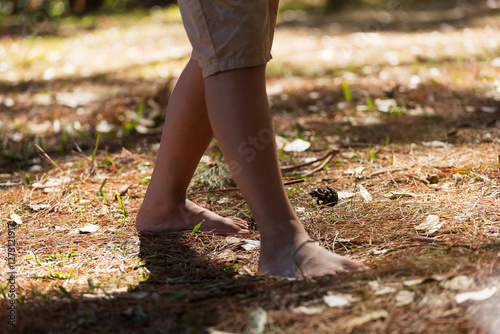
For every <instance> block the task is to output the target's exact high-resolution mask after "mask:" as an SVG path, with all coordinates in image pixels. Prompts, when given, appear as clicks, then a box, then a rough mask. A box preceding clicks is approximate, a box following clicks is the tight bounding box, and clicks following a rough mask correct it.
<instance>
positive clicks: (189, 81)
mask: <svg viewBox="0 0 500 334" xmlns="http://www.w3.org/2000/svg"><path fill="white" fill-rule="evenodd" d="M204 89H205V88H204V81H203V77H202V73H201V68H200V67H199V65H198V63H197V62H196V61H193V60H190V61H189V63H188V64H187V66H186V68H185V69H184V71H183V73H182V74H181V76H180V77H179V80H178V81H177V84H176V86H175V88H174V91H173V92H172V96H171V98H170V101H169V104H168V107H167V112H166V115H165V124H164V127H163V134H162V138H161V144H160V149H159V151H158V157H157V159H156V163H155V167H154V171H153V174H152V176H151V181H150V183H149V186H148V190H147V192H146V195H145V197H144V201H143V203H142V206H141V209H140V210H139V213H138V215H137V220H136V227H137V229H138V230H139V231H141V232H143V233H148V232H151V233H159V232H169V231H181V230H190V229H192V228H193V227H194V226H196V225H197V224H198V223H200V222H201V221H203V220H204V222H203V224H202V225H201V228H200V229H201V230H205V231H214V232H220V233H245V232H248V231H247V223H246V222H244V221H243V220H240V219H237V218H234V217H231V218H223V217H220V216H218V215H216V214H215V213H213V212H210V211H208V210H206V209H203V208H201V207H199V206H197V205H196V204H194V203H192V202H191V201H189V200H186V189H187V187H188V185H189V182H190V180H191V177H192V176H193V173H194V172H195V170H196V166H197V165H198V162H199V161H200V158H201V156H202V155H203V153H204V152H205V150H206V148H207V146H208V144H209V143H210V140H211V139H212V137H213V134H212V129H211V127H210V122H209V120H208V116H207V109H206V104H205V94H204Z"/></svg>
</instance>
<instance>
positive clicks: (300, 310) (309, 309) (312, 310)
mask: <svg viewBox="0 0 500 334" xmlns="http://www.w3.org/2000/svg"><path fill="white" fill-rule="evenodd" d="M323 310H324V308H323V307H321V306H298V307H295V308H293V309H292V313H295V314H307V315H311V314H318V313H321V312H323Z"/></svg>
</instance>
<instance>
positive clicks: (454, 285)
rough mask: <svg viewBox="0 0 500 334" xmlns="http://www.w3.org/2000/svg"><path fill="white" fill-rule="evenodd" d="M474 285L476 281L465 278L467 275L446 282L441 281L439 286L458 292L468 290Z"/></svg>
mask: <svg viewBox="0 0 500 334" xmlns="http://www.w3.org/2000/svg"><path fill="white" fill-rule="evenodd" d="M473 284H474V280H472V278H470V277H468V276H465V275H460V276H457V277H453V278H452V279H449V280H446V281H441V283H439V285H440V286H442V287H443V288H445V289H450V290H458V291H464V290H467V289H469V288H470V287H471V286H472V285H473Z"/></svg>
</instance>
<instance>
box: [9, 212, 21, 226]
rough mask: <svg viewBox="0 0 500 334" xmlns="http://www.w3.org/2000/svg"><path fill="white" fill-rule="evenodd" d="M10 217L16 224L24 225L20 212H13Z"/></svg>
mask: <svg viewBox="0 0 500 334" xmlns="http://www.w3.org/2000/svg"><path fill="white" fill-rule="evenodd" d="M10 219H11V220H12V221H13V222H14V223H16V225H22V223H23V220H22V219H21V216H19V215H18V214H15V213H13V214H11V215H10Z"/></svg>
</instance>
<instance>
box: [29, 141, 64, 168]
mask: <svg viewBox="0 0 500 334" xmlns="http://www.w3.org/2000/svg"><path fill="white" fill-rule="evenodd" d="M35 146H36V148H37V149H39V150H40V152H41V153H40V155H41V156H42V158H44V159H45V160H47V161H49V162H50V163H52V165H54V166H55V167H56V168H57V169H59V170H60V171H61V173H62V174H63V175H66V173H65V172H64V171H63V170H62V168H61V167H59V166H58V165H57V164H56V163H55V161H54V160H52V158H51V157H49V155H48V154H47V153H45V151H44V150H43V149H42V148H41V147H40V146H39V145H38V144H35Z"/></svg>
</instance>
